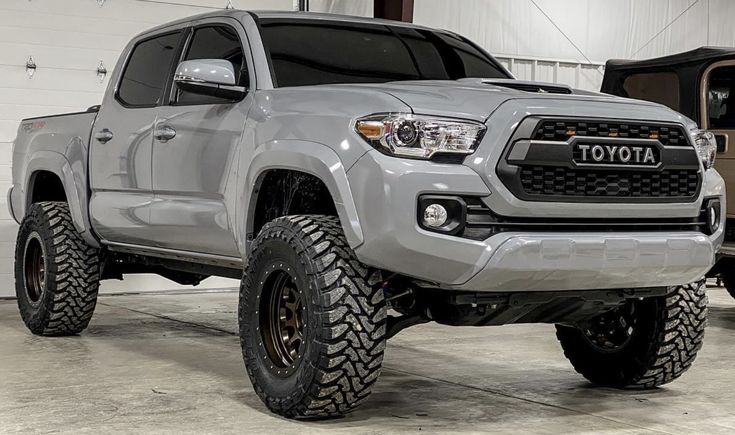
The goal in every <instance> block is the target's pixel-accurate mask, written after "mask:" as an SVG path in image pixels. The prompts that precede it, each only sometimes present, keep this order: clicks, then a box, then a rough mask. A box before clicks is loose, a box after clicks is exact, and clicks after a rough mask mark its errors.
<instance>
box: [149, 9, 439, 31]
mask: <svg viewBox="0 0 735 435" xmlns="http://www.w3.org/2000/svg"><path fill="white" fill-rule="evenodd" d="M247 14H250V15H252V16H254V17H256V19H286V20H287V19H298V20H325V21H340V22H348V23H364V24H386V25H391V26H404V27H413V28H419V29H429V30H435V29H431V28H429V27H425V26H419V25H416V24H413V23H405V22H402V21H393V20H386V19H382V18H370V17H358V16H354V15H339V14H326V13H319V12H301V11H283V10H254V11H247V10H242V9H218V10H216V11H212V12H205V13H202V14H198V15H192V16H190V17H186V18H181V19H178V20H175V21H170V22H168V23H165V24H161V25H159V26H156V27H153V28H151V29H148V30H146V31H145V32H143V33H141V35H145V34H148V33H153V32H157V31H159V30H162V29H165V28H167V27H170V26H174V25H177V24H181V23H186V22H190V21H196V20H201V19H204V18H211V17H232V18H235V19H241V18H242V17H243V16H244V15H247Z"/></svg>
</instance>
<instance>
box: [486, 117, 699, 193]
mask: <svg viewBox="0 0 735 435" xmlns="http://www.w3.org/2000/svg"><path fill="white" fill-rule="evenodd" d="M572 132H574V134H573V135H572V134H567V133H572ZM603 132H604V135H603ZM611 132H612V135H611ZM582 134H586V135H585V136H583V135H582ZM562 135H563V138H562ZM644 136H645V137H644ZM596 141H599V142H600V143H602V144H612V145H615V144H617V145H640V144H644V145H645V144H648V145H650V144H655V145H656V147H657V150H656V151H657V152H658V154H657V159H658V160H657V161H658V162H660V163H659V164H657V165H656V166H655V167H642V166H640V165H631V164H628V165H626V164H620V163H617V164H578V163H577V160H578V159H576V158H575V157H577V156H575V154H574V153H575V148H576V147H575V146H573V144H574V143H587V144H589V143H596ZM521 142H523V144H522V145H523V147H521V148H522V151H521V152H520V153H519V152H516V150H515V149H514V146H515V145H516V144H520V143H521ZM534 147H535V148H534ZM519 156H521V157H520V158H519ZM603 163H604V162H603ZM496 172H497V174H498V177H499V178H500V180H501V181H502V182H503V184H504V185H505V186H506V187H507V188H508V189H509V190H510V191H511V192H512V193H513V194H514V195H515V196H516V197H518V198H519V199H522V200H525V201H543V202H605V203H611V202H626V203H656V202H658V203H686V202H694V201H696V200H697V198H698V196H699V193H700V190H701V185H702V173H701V165H700V163H699V157H698V155H697V153H696V150H695V149H694V147H693V146H692V144H691V143H690V142H689V139H688V135H687V134H686V131H685V130H684V128H683V127H682V126H680V125H676V124H667V123H646V122H626V121H621V120H601V119H585V120H581V119H575V120H569V119H562V118H541V117H528V118H526V119H525V120H524V121H522V122H521V123H520V125H519V126H518V128H517V129H516V131H515V133H514V135H513V137H512V138H511V140H510V141H509V143H508V145H507V146H506V150H505V152H504V153H503V157H502V158H501V160H500V162H499V163H498V165H497V167H496Z"/></svg>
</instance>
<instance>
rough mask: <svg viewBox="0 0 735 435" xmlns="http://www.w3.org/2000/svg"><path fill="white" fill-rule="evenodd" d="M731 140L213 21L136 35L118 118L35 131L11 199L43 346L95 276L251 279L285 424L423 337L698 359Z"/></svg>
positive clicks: (647, 115) (381, 25)
mask: <svg viewBox="0 0 735 435" xmlns="http://www.w3.org/2000/svg"><path fill="white" fill-rule="evenodd" d="M715 150H716V144H715V143H714V141H713V138H712V136H711V134H709V133H708V132H706V131H701V130H699V129H697V127H696V125H695V124H694V123H693V122H692V121H690V120H689V119H687V118H685V117H683V116H682V115H679V114H677V113H676V112H674V111H672V110H670V109H668V108H666V107H664V106H661V105H657V104H653V103H649V102H643V101H634V100H629V99H624V98H618V97H612V96H605V95H602V94H596V93H591V92H585V91H579V90H573V89H571V88H569V87H567V86H563V85H558V84H547V83H535V82H525V81H518V80H515V79H514V78H513V76H512V75H511V74H510V73H509V72H508V71H507V70H506V69H505V68H504V67H503V66H502V65H501V64H500V63H499V62H497V61H496V60H495V59H494V58H493V57H492V56H490V55H489V54H487V53H486V52H485V51H484V50H482V49H481V48H480V47H478V46H477V45H475V44H473V43H472V42H470V41H468V40H467V39H466V38H464V37H462V36H460V35H457V34H454V33H451V32H448V31H441V30H433V29H429V28H425V27H420V26H415V25H411V24H405V23H397V22H391V21H380V20H372V19H363V18H355V17H340V16H333V15H319V14H302V13H294V12H247V11H237V10H226V11H218V12H213V13H209V14H205V15H199V16H196V17H193V18H189V19H184V20H179V21H176V22H173V23H170V24H166V25H163V26H160V27H157V28H155V29H152V30H150V31H147V32H145V33H143V34H141V35H139V36H137V37H135V38H134V39H133V40H132V41H131V42H130V43H129V44H128V46H127V47H126V48H125V49H124V51H123V53H122V56H121V57H120V60H119V62H118V64H117V66H116V68H115V70H114V73H113V74H112V75H111V78H110V82H109V86H108V89H107V92H106V94H105V96H104V99H103V101H102V104H101V105H100V106H95V107H92V108H90V109H88V110H87V111H85V112H81V113H73V114H65V115H57V116H48V117H43V118H34V119H27V120H24V121H22V122H21V124H20V126H19V129H18V135H17V139H16V141H15V144H14V150H13V185H12V188H11V189H10V192H9V201H8V202H9V207H10V211H11V213H12V215H13V216H14V218H15V219H16V220H17V221H18V222H19V223H20V229H19V232H18V239H17V248H16V263H15V276H16V291H17V297H18V305H19V307H20V312H21V315H22V319H23V321H24V322H25V324H26V325H27V327H28V328H29V329H30V331H31V332H32V333H34V334H38V335H44V336H62V335H69V334H77V333H80V332H81V331H82V330H84V329H85V328H86V327H87V325H88V324H89V322H90V318H91V317H92V313H93V311H94V308H95V302H96V299H97V293H98V286H99V282H100V281H101V280H105V279H121V278H123V276H124V275H126V274H132V273H157V274H160V275H162V276H164V277H167V278H170V279H172V280H174V281H176V282H178V283H181V284H191V285H196V284H198V283H199V282H200V281H201V280H203V279H205V278H207V277H208V276H212V275H217V276H224V277H232V278H237V279H241V287H240V298H239V310H238V312H239V333H240V338H241V344H242V352H243V355H244V360H245V365H246V368H247V374H248V375H249V377H250V380H251V382H252V385H253V387H254V389H255V391H256V392H257V394H258V396H259V397H260V398H261V399H262V400H263V402H264V403H265V404H266V406H267V407H268V408H269V409H270V410H271V411H273V412H275V413H278V414H280V415H283V416H286V417H292V418H298V417H304V418H306V417H330V416H337V415H341V414H344V413H346V412H349V411H351V410H353V409H354V408H355V407H356V406H358V405H359V404H360V403H362V402H364V401H365V400H366V399H367V397H368V395H369V394H370V390H371V388H372V386H373V384H374V383H375V381H376V379H377V378H378V376H379V373H380V370H381V364H382V361H383V353H384V350H385V345H386V340H387V339H388V338H390V337H392V336H394V335H395V334H396V333H398V332H399V331H401V330H402V329H404V328H407V327H410V326H412V325H417V324H420V323H425V322H429V321H433V322H438V323H440V324H444V325H473V326H486V325H504V324H513V323H550V324H555V325H556V334H557V337H558V339H559V341H560V342H561V347H562V348H563V351H564V353H565V354H566V356H567V358H568V359H569V360H570V361H571V363H572V365H573V366H574V368H575V369H576V370H577V371H578V372H580V373H581V374H582V375H583V376H584V377H586V378H587V379H589V380H590V381H591V382H592V383H594V384H597V385H605V386H612V387H620V388H623V387H639V388H652V387H656V386H659V385H662V384H665V383H667V382H670V381H672V380H673V379H675V378H677V377H678V376H680V375H681V374H682V373H683V372H684V371H685V370H686V369H687V368H688V367H689V366H690V365H691V363H692V361H693V360H694V358H695V356H696V353H697V351H698V350H699V349H700V347H701V345H702V338H703V334H704V327H705V322H706V310H707V307H706V305H707V299H706V295H705V288H704V284H703V281H702V279H701V278H702V276H703V275H704V273H705V272H707V270H708V269H709V268H710V267H711V266H712V264H713V262H714V259H715V253H716V251H717V249H718V247H719V246H720V245H721V243H722V240H723V225H722V223H723V221H724V213H725V196H724V195H725V191H724V184H723V181H722V179H721V178H720V176H719V175H718V174H717V172H716V171H715V170H714V169H712V165H713V160H714V153H715Z"/></svg>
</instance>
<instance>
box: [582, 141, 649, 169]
mask: <svg viewBox="0 0 735 435" xmlns="http://www.w3.org/2000/svg"><path fill="white" fill-rule="evenodd" d="M576 147H577V152H575V153H574V154H575V161H577V163H592V164H595V163H599V164H621V165H646V166H655V165H656V164H657V163H658V162H657V158H656V153H655V152H654V148H653V147H650V146H643V145H589V144H578V145H577V146H576Z"/></svg>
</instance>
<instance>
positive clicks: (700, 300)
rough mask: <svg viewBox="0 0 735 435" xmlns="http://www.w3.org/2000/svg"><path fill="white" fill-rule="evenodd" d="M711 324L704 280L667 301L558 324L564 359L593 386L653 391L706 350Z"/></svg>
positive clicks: (646, 301)
mask: <svg viewBox="0 0 735 435" xmlns="http://www.w3.org/2000/svg"><path fill="white" fill-rule="evenodd" d="M706 323H707V295H706V294H705V284H704V281H700V282H697V283H693V284H689V285H685V286H679V287H674V288H672V289H671V292H670V293H669V294H667V295H666V296H660V297H654V298H646V299H642V300H638V299H631V300H628V301H626V302H625V303H624V304H623V305H621V306H620V307H618V308H616V309H615V310H612V311H608V312H606V313H603V314H601V315H599V316H597V317H595V318H593V319H590V320H589V321H587V322H585V323H584V324H580V325H577V326H576V327H572V326H562V325H557V327H556V331H557V332H556V335H557V337H558V339H559V342H560V343H561V346H562V349H563V350H564V355H565V356H566V357H567V358H568V359H569V361H570V362H571V363H572V365H573V366H574V368H575V369H576V370H577V372H579V373H580V374H582V376H584V377H585V378H587V379H588V380H589V381H590V382H592V383H594V384H597V385H602V386H608V387H616V388H626V387H632V388H636V387H637V388H654V387H658V386H660V385H663V384H666V383H669V382H671V381H673V380H674V379H676V378H678V377H679V376H681V375H682V374H683V373H684V372H685V371H686V370H687V369H689V366H691V364H692V362H693V361H694V359H695V358H696V356H697V352H698V351H699V349H700V348H701V347H702V339H703V338H704V329H705V326H706Z"/></svg>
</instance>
